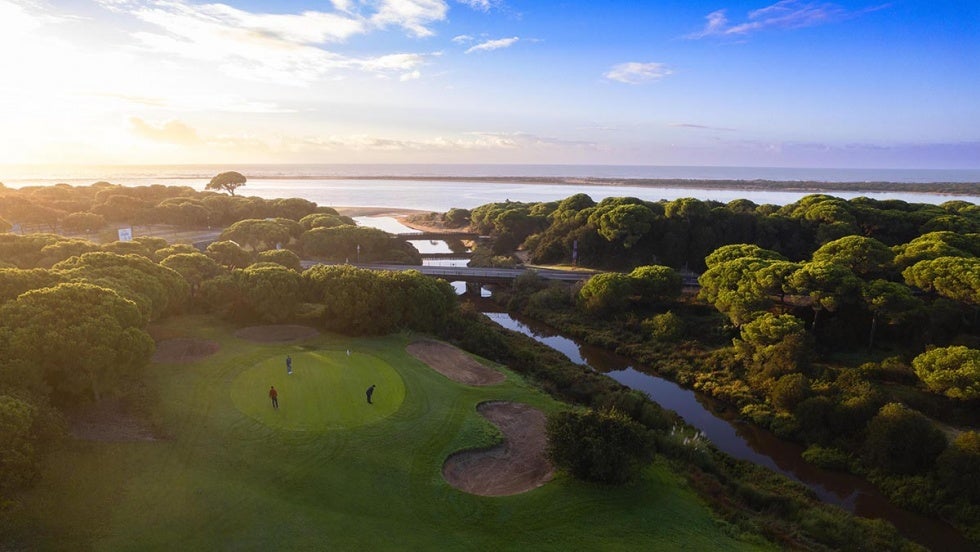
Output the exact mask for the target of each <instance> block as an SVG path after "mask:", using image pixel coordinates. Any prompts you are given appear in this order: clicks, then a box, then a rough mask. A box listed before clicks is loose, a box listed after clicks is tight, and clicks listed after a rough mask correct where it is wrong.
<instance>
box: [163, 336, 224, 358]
mask: <svg viewBox="0 0 980 552" xmlns="http://www.w3.org/2000/svg"><path fill="white" fill-rule="evenodd" d="M220 348H221V346H220V345H218V344H217V343H216V342H214V341H211V340H208V339H196V338H193V337H176V338H173V339H164V340H162V341H158V342H157V350H156V352H155V353H153V358H152V359H151V360H152V361H153V362H159V363H164V364H169V363H174V362H180V363H183V362H196V361H198V360H201V359H203V358H207V357H209V356H211V355H213V354H215V353H217V352H218V349H220Z"/></svg>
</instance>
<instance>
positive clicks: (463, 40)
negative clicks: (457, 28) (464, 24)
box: [452, 35, 473, 44]
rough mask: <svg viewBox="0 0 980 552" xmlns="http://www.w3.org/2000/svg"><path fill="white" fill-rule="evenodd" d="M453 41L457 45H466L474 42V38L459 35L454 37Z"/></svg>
mask: <svg viewBox="0 0 980 552" xmlns="http://www.w3.org/2000/svg"><path fill="white" fill-rule="evenodd" d="M452 40H453V42H455V43H456V44H466V43H467V42H473V37H472V36H470V35H458V36H454V37H453V39H452Z"/></svg>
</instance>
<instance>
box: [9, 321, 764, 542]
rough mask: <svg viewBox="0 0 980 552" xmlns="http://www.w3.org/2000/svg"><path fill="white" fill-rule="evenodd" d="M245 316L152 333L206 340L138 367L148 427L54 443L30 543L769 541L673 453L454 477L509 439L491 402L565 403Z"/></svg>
mask: <svg viewBox="0 0 980 552" xmlns="http://www.w3.org/2000/svg"><path fill="white" fill-rule="evenodd" d="M240 330H241V328H236V327H233V326H230V325H229V324H228V323H226V322H223V321H220V320H219V319H217V318H212V317H208V316H182V317H177V318H171V319H167V320H164V321H163V322H158V323H156V324H155V325H154V327H152V328H151V333H152V335H153V337H154V339H155V340H156V341H157V343H158V352H159V351H162V350H164V348H165V347H164V345H165V344H166V343H168V342H169V343H171V344H173V343H178V342H179V341H175V340H192V341H187V343H191V344H194V347H190V346H188V347H186V348H185V349H186V350H185V352H186V351H196V352H194V354H179V355H172V356H170V357H168V356H167V355H158V356H157V357H155V359H154V362H153V363H151V364H150V365H149V366H148V367H147V371H148V374H147V377H146V378H145V380H146V381H147V382H148V383H147V384H146V385H147V389H146V391H145V393H146V396H147V397H148V399H147V401H146V406H145V408H144V410H145V411H140V412H137V413H135V414H132V418H133V419H131V420H129V422H130V425H132V424H136V425H138V426H139V427H140V428H141V430H140V431H135V432H134V431H122V429H120V431H118V432H117V433H113V431H112V427H111V425H110V427H108V428H106V427H103V428H101V429H102V430H101V431H99V432H88V433H87V432H84V431H82V432H78V431H76V432H75V438H73V439H71V440H69V441H68V442H67V444H66V445H65V446H64V447H63V448H62V449H61V450H59V451H57V452H56V453H54V454H51V455H49V456H48V457H47V459H46V460H45V464H44V465H43V467H42V469H41V477H40V478H39V480H38V482H37V484H36V486H35V487H34V488H33V489H31V490H30V491H28V492H27V493H26V494H25V495H24V496H23V502H22V508H23V510H22V511H21V514H22V515H21V516H19V517H20V518H21V521H20V524H21V531H20V535H21V538H22V540H23V541H24V542H25V543H27V545H28V546H29V548H30V549H36V550H68V549H70V550H207V551H213V550H440V551H445V550H556V551H557V550H561V551H566V550H759V549H763V550H766V549H772V547H771V546H770V545H767V544H766V543H764V542H761V541H759V540H758V539H757V538H749V539H748V540H742V539H739V538H738V536H737V535H735V534H733V531H732V530H731V529H730V528H728V527H726V526H724V524H722V523H720V522H718V521H716V520H715V519H713V518H712V516H711V514H710V511H709V510H708V508H707V507H706V506H704V504H703V503H702V502H701V501H699V499H698V498H697V497H696V496H695V494H694V493H693V492H692V491H690V490H689V489H687V488H686V487H685V486H684V484H683V483H682V481H681V479H680V478H679V477H678V476H676V475H674V474H673V473H671V471H670V470H669V469H668V468H667V466H666V463H664V462H662V461H656V462H655V463H654V464H652V465H651V466H649V467H648V468H647V469H646V470H645V471H644V473H643V475H642V477H641V479H640V480H639V481H637V482H634V483H631V484H627V485H623V486H604V485H596V484H588V483H583V482H580V481H577V480H574V479H572V478H571V477H569V476H567V475H565V474H563V473H561V472H556V473H553V474H551V473H549V474H548V477H547V478H546V479H541V480H540V481H539V482H538V483H537V484H535V485H536V486H534V487H533V488H530V489H529V490H527V491H526V492H518V493H516V494H507V495H505V496H480V495H478V494H471V493H469V492H464V491H462V490H459V489H458V488H456V487H454V486H453V485H451V484H450V483H449V482H447V480H446V478H445V477H444V471H443V470H444V466H445V465H446V464H447V459H449V458H451V457H454V455H456V456H458V455H459V453H460V452H461V451H467V450H474V449H487V448H490V447H493V446H497V447H498V448H499V449H500V450H505V448H504V447H500V445H501V443H502V440H503V439H505V438H506V437H507V436H508V435H510V434H509V433H508V432H507V431H508V430H507V429H506V428H498V427H497V426H495V425H494V424H493V423H491V422H490V421H488V418H487V417H484V415H483V411H484V410H488V409H487V408H485V407H484V406H481V405H487V404H491V405H518V407H517V408H514V409H513V410H514V412H524V411H531V412H536V413H538V414H541V413H543V414H548V413H552V412H556V411H559V410H564V409H568V408H570V407H569V406H568V405H564V404H561V403H558V402H556V401H555V400H554V399H552V398H551V397H549V396H548V395H546V394H545V393H543V392H541V391H539V390H537V389H535V388H534V387H533V386H531V385H530V384H528V383H527V382H525V381H524V380H523V379H522V378H521V376H519V375H517V374H516V373H514V372H512V371H510V370H508V369H507V367H504V366H499V365H494V364H492V363H490V362H487V361H483V360H482V359H473V358H472V357H469V356H468V355H466V356H467V362H473V363H475V364H479V365H480V366H481V367H482V368H484V369H490V370H492V371H494V372H496V373H500V374H503V376H504V377H503V380H502V381H496V382H493V381H490V382H487V383H481V384H472V383H469V384H466V383H459V382H458V381H455V380H454V379H453V378H451V377H447V375H446V374H444V373H442V372H440V371H438V370H437V369H435V368H434V367H433V366H430V365H429V364H427V363H426V362H424V361H423V360H421V359H420V358H419V356H416V355H413V354H411V353H410V352H409V349H410V348H411V346H412V345H413V344H415V343H419V342H420V341H421V342H424V343H428V344H430V345H431V344H432V343H433V342H432V341H428V340H425V336H420V335H414V334H409V333H401V334H395V335H390V336H385V337H380V338H350V337H346V336H341V335H334V334H328V333H316V332H313V333H312V334H310V333H307V334H304V335H301V336H296V337H295V338H291V337H290V336H289V335H288V334H283V336H280V337H281V339H275V340H264V341H263V340H255V339H247V338H244V337H243V335H250V334H243V333H241V332H240ZM253 333H254V332H253ZM179 343H184V342H179ZM443 346H444V347H446V349H445V350H447V351H448V350H449V349H448V347H449V346H448V345H443ZM438 350H439V349H438V347H436V346H428V348H427V349H426V352H427V353H429V354H432V351H438ZM348 351H349V352H348ZM455 351H456V354H463V355H465V353H463V352H461V351H458V350H455ZM287 355H289V356H290V358H291V361H292V374H291V375H290V374H287V371H286V364H285V359H286V357H287ZM453 363H454V365H458V364H460V362H459V361H458V360H454V361H453ZM497 379H498V380H499V378H497ZM370 385H375V386H376V387H375V390H374V394H373V397H372V404H369V403H368V401H367V400H366V397H365V389H366V388H367V387H368V386H370ZM270 386H275V388H276V389H277V390H278V402H279V408H278V409H274V408H273V407H272V404H271V401H270V398H269V394H268V391H269V388H270ZM490 410H492V409H490ZM107 418H108V417H107ZM513 425H514V426H520V424H513ZM518 429H519V427H518ZM511 448H512V447H511ZM494 450H497V449H494ZM507 450H509V449H507ZM504 461H506V458H504ZM464 467H465V466H464ZM461 469H462V468H461ZM15 533H16V531H15ZM0 548H2V547H0Z"/></svg>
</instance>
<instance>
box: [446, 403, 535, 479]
mask: <svg viewBox="0 0 980 552" xmlns="http://www.w3.org/2000/svg"><path fill="white" fill-rule="evenodd" d="M477 411H478V412H480V414H482V415H483V416H484V417H485V418H486V419H488V420H490V422H492V423H493V424H494V425H496V426H497V427H499V428H500V431H501V432H502V433H503V434H504V442H503V444H501V445H497V446H495V447H492V448H489V449H484V450H468V451H463V452H458V453H456V454H453V455H451V456H450V457H449V458H447V459H446V462H445V464H443V465H442V476H443V477H445V478H446V481H447V482H448V483H449V484H450V485H452V486H453V487H456V488H457V489H459V490H461V491H466V492H468V493H471V494H475V495H480V496H506V495H513V494H519V493H524V492H527V491H530V490H531V489H536V488H537V487H540V486H541V485H544V484H545V483H547V482H548V481H550V480H551V478H552V477H553V476H554V467H552V465H551V462H549V461H548V456H547V447H548V437H547V433H546V432H545V423H546V421H547V418H546V417H545V415H544V412H541V411H540V410H538V409H536V408H533V407H531V406H528V405H526V404H521V403H510V402H498V401H493V402H486V403H482V404H480V405H479V406H477Z"/></svg>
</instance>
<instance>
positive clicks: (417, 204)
mask: <svg viewBox="0 0 980 552" xmlns="http://www.w3.org/2000/svg"><path fill="white" fill-rule="evenodd" d="M228 170H235V171H238V172H241V173H242V174H244V175H245V176H246V177H248V182H247V183H246V184H245V186H244V187H242V188H240V189H239V194H240V195H248V196H257V197H262V198H266V199H271V198H279V197H301V198H304V199H308V200H310V201H314V202H316V203H317V204H318V205H331V206H363V207H388V208H405V209H419V210H426V211H439V212H442V211H446V210H448V209H450V208H453V207H458V208H466V209H470V208H473V207H476V206H478V205H483V204H486V203H492V202H499V201H505V200H510V201H521V202H537V201H554V200H560V199H563V198H566V197H568V196H570V195H573V194H576V193H585V194H588V195H589V196H590V197H592V199H594V200H596V201H600V200H601V199H603V198H605V197H611V196H632V197H638V198H641V199H645V200H651V201H657V200H661V199H666V200H672V199H677V198H681V197H694V198H698V199H702V200H708V199H711V200H716V201H722V202H728V201H731V200H734V199H743V198H744V199H749V200H752V201H754V202H756V203H759V204H762V203H771V204H776V205H784V204H786V203H791V202H793V201H796V200H798V199H799V198H801V197H803V196H805V195H807V194H809V193H813V192H811V191H785V190H765V189H762V190H759V189H755V190H734V189H708V188H703V187H699V186H698V185H697V184H698V183H697V182H692V184H691V186H690V187H682V188H681V187H656V186H631V185H629V182H628V181H625V182H624V183H623V184H622V185H616V186H607V185H599V184H592V183H583V184H571V183H527V182H514V181H512V180H511V181H508V179H514V178H529V177H530V178H544V179H547V178H549V177H553V178H610V179H624V180H625V179H640V178H642V179H681V180H692V181H697V180H745V181H752V180H772V181H796V182H899V183H923V182H980V170H965V169H957V170H954V169H949V170H939V169H880V170H879V169H800V168H775V167H681V166H675V167H671V166H627V165H236V166H228V165H114V166H96V165H87V166H74V167H72V166H65V167H41V166H13V165H8V166H0V182H3V183H4V185H6V186H8V187H11V188H20V187H23V186H33V185H41V186H44V185H53V184H57V183H67V184H71V185H89V184H92V183H94V182H97V181H106V182H111V183H113V184H121V185H124V186H145V185H151V184H163V185H174V186H190V187H193V188H195V189H199V190H203V189H204V186H205V185H206V184H207V182H208V181H209V180H210V179H211V177H212V176H214V175H215V174H218V173H220V172H224V171H228ZM355 177H356V178H355ZM426 177H434V178H440V180H426ZM452 177H460V178H470V177H481V178H491V179H493V181H478V182H473V181H455V180H452ZM498 179H499V180H498ZM831 195H835V196H839V197H843V198H845V199H846V198H852V197H858V196H869V197H874V198H877V199H901V200H904V201H908V202H913V203H933V204H939V203H943V202H945V201H949V200H951V199H959V200H964V201H968V202H971V203H974V204H980V196H976V195H965V196H964V195H957V196H951V195H945V194H933V193H915V192H864V191H855V192H832V193H831Z"/></svg>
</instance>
